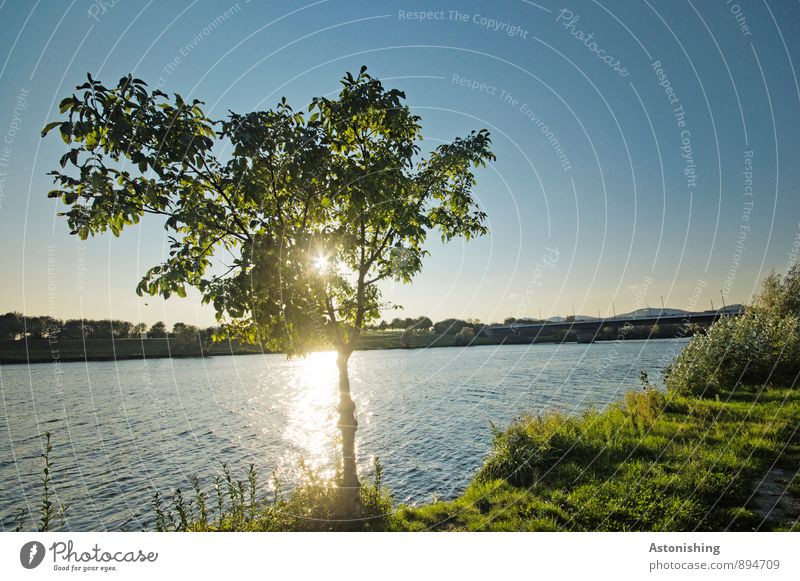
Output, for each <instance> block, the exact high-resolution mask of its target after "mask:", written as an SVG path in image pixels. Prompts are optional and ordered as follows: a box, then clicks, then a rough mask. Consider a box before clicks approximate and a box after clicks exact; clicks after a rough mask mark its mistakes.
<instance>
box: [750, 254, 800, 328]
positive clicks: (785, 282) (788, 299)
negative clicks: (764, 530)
mask: <svg viewBox="0 0 800 581" xmlns="http://www.w3.org/2000/svg"><path fill="white" fill-rule="evenodd" d="M753 302H754V305H755V306H756V307H757V308H760V309H763V310H765V311H770V312H775V313H778V314H779V315H800V264H795V265H794V266H792V267H791V268H790V269H789V270H788V271H787V272H786V274H785V275H783V277H781V276H780V275H779V274H778V273H777V272H775V271H774V270H772V271H771V272H770V273H769V274H768V275H767V277H766V278H765V279H764V282H763V283H762V286H761V292H760V293H759V294H758V296H757V297H756V298H755V300H754V301H753Z"/></svg>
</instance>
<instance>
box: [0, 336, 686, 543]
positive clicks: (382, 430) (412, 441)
mask: <svg viewBox="0 0 800 581" xmlns="http://www.w3.org/2000/svg"><path fill="white" fill-rule="evenodd" d="M683 344H685V343H675V342H672V341H650V342H637V341H625V343H624V344H622V345H614V344H599V343H598V344H592V345H576V344H564V345H535V346H526V345H517V346H505V347H495V346H487V347H471V348H467V349H458V348H453V349H418V350H402V349H401V350H393V351H368V352H356V353H354V354H353V356H352V359H351V362H350V372H351V373H350V380H351V389H352V391H353V397H354V399H355V402H356V406H357V414H358V422H359V426H358V432H357V434H356V437H357V454H358V459H359V464H360V467H361V469H362V470H365V471H366V472H367V473H366V474H364V477H365V478H366V479H368V478H369V477H370V475H369V470H370V468H371V459H372V458H373V457H375V456H378V457H380V459H381V463H382V464H383V467H384V479H385V483H386V484H387V485H388V486H389V488H390V489H391V490H392V492H393V493H394V495H395V499H396V500H397V501H399V502H408V503H417V502H426V501H428V500H430V498H431V496H432V495H433V494H436V495H438V496H439V497H441V498H448V497H452V496H454V495H457V494H459V493H460V492H461V491H463V490H464V488H465V487H466V486H467V484H468V483H469V481H470V479H471V478H472V476H473V475H474V473H475V471H476V470H477V469H478V468H479V466H480V465H481V463H482V462H483V459H484V457H485V455H486V454H487V453H488V451H489V449H490V446H491V423H490V422H494V423H495V424H496V425H498V426H501V427H502V426H505V425H507V424H508V422H510V421H512V420H513V419H514V418H515V417H517V416H519V415H520V414H521V413H523V412H527V411H530V412H534V413H536V412H540V411H542V410H545V409H561V410H562V411H564V412H565V413H576V412H579V411H581V410H585V409H586V408H588V407H591V406H596V407H603V406H605V405H607V404H608V403H609V402H613V401H618V400H620V399H621V398H622V396H623V394H624V392H625V391H627V390H629V389H631V388H637V387H638V373H639V371H640V370H646V371H648V373H649V374H650V378H651V380H653V381H658V378H659V376H660V373H659V370H660V369H661V368H663V367H664V365H666V364H667V363H669V362H670V361H671V360H672V358H673V357H674V356H675V355H677V353H678V352H679V351H680V349H681V348H682V346H683ZM61 371H62V376H61V377H60V378H59V379H58V381H59V382H60V383H59V384H57V383H56V378H55V376H54V373H53V368H52V365H46V364H37V365H30V366H22V365H20V366H2V367H0V396H1V399H2V406H3V409H4V414H3V415H0V524H1V525H2V529H3V530H8V529H9V528H11V529H13V528H14V526H15V523H14V517H15V516H16V515H17V513H18V512H19V510H20V509H21V508H25V507H26V506H27V508H28V510H29V511H30V514H31V515H35V511H36V509H37V505H36V503H37V501H38V499H39V493H40V489H39V486H40V480H39V478H40V476H41V469H42V466H41V451H42V450H41V443H40V440H39V435H40V434H41V433H42V432H44V431H45V430H47V431H50V432H51V433H52V434H53V445H54V450H53V458H52V459H53V462H54V469H53V480H54V484H55V486H56V489H57V494H58V500H59V501H61V502H64V503H65V504H68V505H69V506H70V507H71V508H70V510H69V511H68V513H67V528H68V529H69V530H104V529H106V528H107V529H112V530H119V529H122V530H140V529H141V528H142V527H143V526H145V525H146V523H150V525H151V526H152V522H153V509H152V496H153V493H154V492H156V491H158V492H161V493H169V492H171V491H174V490H175V489H176V488H178V487H180V488H182V489H184V490H185V489H187V488H188V487H189V486H190V478H191V476H192V475H195V474H196V475H198V477H199V478H200V480H201V482H202V483H204V484H206V485H208V484H210V482H211V480H212V479H213V477H214V476H216V475H219V474H220V472H221V466H222V464H223V463H227V464H228V465H229V466H230V468H231V470H232V472H233V474H234V477H236V478H242V477H244V476H245V473H246V470H247V466H248V464H251V463H252V464H253V465H254V466H255V468H256V470H257V471H258V473H259V475H260V478H261V483H262V485H263V486H264V487H266V488H269V487H270V485H269V482H268V481H269V479H270V475H271V474H273V472H275V473H277V475H278V476H279V478H280V480H281V483H282V484H283V485H284V486H285V487H286V488H287V489H288V488H290V487H291V486H292V485H293V483H296V482H297V478H298V476H299V474H300V471H301V469H300V461H301V459H302V460H303V461H304V462H305V463H306V465H307V466H309V467H310V468H313V469H315V470H318V471H320V472H321V473H322V475H325V476H330V475H333V473H334V470H335V467H336V465H337V460H338V457H339V451H338V449H337V443H336V442H337V440H338V438H339V433H338V429H337V428H336V422H337V419H338V418H337V410H336V407H337V403H338V372H337V369H336V360H335V354H334V353H318V354H314V355H311V356H310V357H308V358H306V359H293V360H287V359H286V357H284V356H282V355H249V356H237V357H213V358H210V359H205V360H202V359H176V360H168V359H160V360H148V361H141V360H131V361H118V362H114V361H107V362H92V363H88V364H84V363H65V364H62V366H61Z"/></svg>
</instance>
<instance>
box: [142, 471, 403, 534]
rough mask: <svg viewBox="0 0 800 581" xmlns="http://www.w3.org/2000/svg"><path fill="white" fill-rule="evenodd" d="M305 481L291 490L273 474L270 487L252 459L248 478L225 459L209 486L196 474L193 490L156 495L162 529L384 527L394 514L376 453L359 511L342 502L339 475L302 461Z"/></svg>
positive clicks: (351, 529)
mask: <svg viewBox="0 0 800 581" xmlns="http://www.w3.org/2000/svg"><path fill="white" fill-rule="evenodd" d="M303 471H304V479H303V481H302V483H301V484H300V485H299V486H298V487H297V488H296V489H295V490H293V491H292V492H291V493H290V494H288V495H285V494H284V493H283V491H282V486H281V482H280V481H279V480H278V478H277V476H276V475H275V474H273V476H272V491H271V492H269V491H267V489H266V488H262V486H261V482H260V480H259V477H258V474H257V473H256V470H255V468H254V466H253V465H252V464H251V465H250V466H249V468H248V471H247V474H246V477H245V478H244V479H236V478H234V477H233V475H232V473H231V471H230V469H229V468H228V466H227V465H225V464H223V467H222V475H221V476H217V477H215V478H214V484H213V488H212V489H211V490H210V491H205V490H203V489H202V488H201V486H200V484H199V480H198V478H197V477H193V478H192V490H191V491H190V492H189V493H188V494H184V492H183V491H181V490H180V489H177V490H175V492H173V493H172V494H171V495H169V496H167V497H164V496H162V495H160V494H158V493H156V494H155V496H154V499H153V504H154V510H155V514H156V530H158V531H380V530H386V529H387V528H388V526H389V522H390V519H391V514H392V511H393V509H392V499H391V497H390V495H389V493H388V491H387V490H386V489H385V488H384V487H383V482H382V479H383V468H382V466H381V464H380V461H379V460H378V459H377V458H376V459H375V461H374V464H373V477H372V482H370V483H366V484H363V485H362V487H361V494H360V504H359V509H358V511H357V512H356V513H354V512H353V509H352V507H350V506H347V505H345V504H344V503H343V495H342V489H341V488H340V487H339V486H338V484H337V479H336V478H334V479H325V478H322V477H321V476H320V475H319V474H318V473H317V472H315V471H314V470H311V469H308V468H306V467H304V469H303Z"/></svg>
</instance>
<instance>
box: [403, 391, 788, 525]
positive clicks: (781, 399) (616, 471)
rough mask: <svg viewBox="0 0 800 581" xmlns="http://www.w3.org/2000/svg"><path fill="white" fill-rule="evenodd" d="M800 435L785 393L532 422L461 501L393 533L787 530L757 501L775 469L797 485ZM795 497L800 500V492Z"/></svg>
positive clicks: (525, 421) (433, 508) (668, 402)
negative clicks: (762, 512)
mask: <svg viewBox="0 0 800 581" xmlns="http://www.w3.org/2000/svg"><path fill="white" fill-rule="evenodd" d="M799 424H800V392H798V391H797V390H791V389H780V388H768V389H764V390H762V391H757V390H746V389H739V390H737V391H736V392H731V391H727V392H726V391H723V392H721V393H720V395H719V398H718V399H713V400H711V399H701V398H696V397H684V396H676V395H666V394H662V393H659V392H656V391H654V390H645V391H642V392H635V393H631V394H629V395H628V396H627V397H626V401H625V402H624V403H621V404H617V405H614V406H612V407H610V408H608V409H607V410H605V411H603V412H601V413H597V412H587V413H585V414H583V415H581V416H578V417H566V416H563V415H558V414H549V415H546V416H544V417H523V418H520V419H519V420H518V421H516V422H514V423H513V424H512V425H511V426H509V428H508V429H506V430H504V431H502V432H501V431H497V432H496V433H495V437H494V442H493V451H492V453H491V455H490V456H489V457H488V458H487V460H486V462H485V464H484V466H483V467H482V469H481V470H480V472H479V473H478V474H477V476H476V477H475V479H474V480H473V482H472V483H471V485H470V486H469V487H468V489H467V490H466V491H465V492H464V494H463V495H461V496H460V497H459V498H457V499H455V500H452V501H449V502H437V503H434V504H430V505H426V506H420V507H407V506H404V507H400V509H399V510H398V511H397V512H396V513H395V515H394V517H393V519H392V522H391V528H392V529H393V530H402V531H423V530H467V531H554V530H558V531H686V530H710V531H722V530H739V531H749V530H756V529H757V530H769V529H778V528H783V527H786V526H787V525H786V523H782V522H777V521H770V520H767V521H764V519H763V517H762V516H761V515H759V514H757V512H756V511H755V510H754V505H755V502H754V501H755V500H756V499H757V498H758V490H757V487H758V483H759V481H760V480H761V479H762V477H763V476H764V475H765V474H768V473H769V469H770V467H771V466H772V465H773V462H774V463H776V466H779V467H785V468H787V469H789V470H791V471H793V472H794V473H796V471H797V469H798V465H800V434H798V433H797V432H798V430H797V428H798V425H799ZM788 492H789V493H790V494H794V495H797V493H798V487H797V486H796V485H793V486H791V487H789V490H788ZM798 499H800V497H798V496H795V500H798ZM795 506H797V505H796V504H795ZM799 516H800V514H794V515H793V519H794V520H795V521H796V520H797V518H798V517H799ZM789 524H791V521H789Z"/></svg>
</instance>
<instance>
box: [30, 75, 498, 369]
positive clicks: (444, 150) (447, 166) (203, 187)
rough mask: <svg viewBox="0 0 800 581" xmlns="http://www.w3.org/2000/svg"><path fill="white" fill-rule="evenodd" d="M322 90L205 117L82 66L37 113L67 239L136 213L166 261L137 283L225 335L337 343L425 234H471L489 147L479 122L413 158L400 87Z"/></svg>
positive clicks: (414, 265) (400, 274)
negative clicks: (211, 311)
mask: <svg viewBox="0 0 800 581" xmlns="http://www.w3.org/2000/svg"><path fill="white" fill-rule="evenodd" d="M341 82H342V90H341V92H340V93H339V96H338V98H337V99H328V98H325V97H317V98H314V99H312V101H311V102H310V104H309V105H308V107H307V108H306V109H305V110H303V111H295V110H294V109H292V107H291V106H290V105H289V104H288V103H287V102H286V100H285V99H284V100H281V101H280V103H278V105H277V107H276V108H274V109H271V110H268V111H254V112H250V113H244V114H238V113H230V114H229V115H228V117H227V118H226V119H224V120H212V119H209V118H208V117H207V116H206V114H205V113H204V111H203V108H202V107H203V103H202V102H201V101H198V100H192V101H187V100H185V99H184V98H182V97H181V96H180V95H177V94H176V95H174V96H172V97H170V96H168V95H166V94H165V93H163V92H161V91H160V90H158V89H155V90H152V91H151V90H149V88H148V86H147V84H146V83H145V82H144V81H142V80H140V79H136V78H133V77H131V76H127V77H123V78H122V79H120V80H119V82H118V84H117V85H116V86H113V87H107V86H105V85H103V84H102V83H100V82H99V81H97V80H95V79H93V78H92V77H91V76H89V78H88V81H87V82H86V83H84V84H82V85H80V86H79V87H77V93H75V94H73V95H72V96H70V97H67V98H66V99H64V100H63V101H62V102H61V104H60V111H61V113H62V115H63V116H64V117H65V118H64V119H62V120H59V121H55V122H53V123H50V124H48V125H47V126H46V127H45V128H44V130H43V135H44V134H46V133H48V132H49V131H51V130H54V129H58V131H59V133H60V135H61V137H62V139H63V140H64V142H65V143H66V144H67V145H68V146H69V149H68V151H67V152H66V153H65V154H64V155H63V157H62V158H61V161H60V165H61V169H60V170H56V171H53V172H51V173H52V175H53V177H54V181H55V183H56V189H54V190H52V191H51V192H50V194H49V195H50V196H51V197H57V198H59V199H60V200H62V201H63V203H64V204H65V205H66V211H65V212H64V214H65V215H66V216H67V218H68V220H69V225H70V227H71V229H72V232H73V233H74V234H77V235H78V236H80V237H81V238H87V237H88V236H91V235H95V234H98V233H101V232H105V231H109V230H110V231H111V232H112V233H113V234H114V235H115V236H118V235H119V234H120V232H121V231H122V230H123V229H125V228H126V227H127V226H129V225H131V224H135V223H137V222H139V220H140V219H141V218H142V217H143V216H145V215H146V214H152V215H156V216H160V217H161V218H162V219H163V225H164V228H165V230H166V231H167V232H168V234H167V235H168V237H169V241H170V250H169V256H168V258H167V259H166V260H165V261H164V262H163V263H162V264H159V265H156V266H154V267H152V268H151V269H150V270H148V271H147V272H146V274H145V275H144V277H143V279H142V281H141V283H140V284H139V286H138V289H137V290H138V292H139V293H140V294H142V293H149V294H152V295H155V294H161V295H163V296H164V297H169V296H170V295H171V294H173V293H175V294H177V295H181V296H183V295H185V293H186V288H187V287H189V286H192V287H196V288H197V289H199V290H200V292H201V294H202V300H203V301H204V302H206V303H210V304H212V305H213V306H214V308H215V310H216V313H217V317H218V319H219V320H220V322H222V323H224V324H225V329H226V330H227V331H228V332H229V333H230V334H232V335H236V336H239V337H241V338H244V339H246V340H250V341H257V342H261V343H262V344H264V345H265V346H267V347H269V348H271V349H275V350H283V351H286V352H288V353H290V354H291V353H303V352H306V351H308V350H310V349H314V348H316V347H319V346H321V345H331V344H332V345H333V346H335V347H336V348H337V349H338V350H339V351H347V350H348V349H351V346H352V342H353V340H354V339H355V338H357V336H358V334H359V333H360V330H361V329H362V328H363V327H364V325H366V324H368V323H369V322H371V321H374V320H376V319H377V318H378V317H379V314H380V308H381V307H382V306H383V305H384V303H383V302H382V299H381V293H380V290H379V288H378V282H379V281H381V280H383V279H388V278H393V279H395V280H400V281H405V282H408V281H410V280H411V279H412V277H413V276H414V275H415V274H416V273H417V272H419V270H420V269H421V267H422V259H423V257H424V255H425V254H426V250H425V248H424V243H425V241H426V239H427V236H428V234H429V233H430V232H431V231H436V232H437V233H438V235H439V236H441V238H442V239H443V240H445V241H447V240H450V239H452V238H454V237H458V236H462V237H465V238H467V239H469V238H471V237H473V236H478V235H481V234H483V233H485V232H486V227H485V226H484V218H485V214H484V212H483V211H482V210H481V209H480V207H479V205H478V204H477V202H476V200H475V198H474V196H473V194H472V189H473V186H474V184H475V178H474V175H473V173H472V169H473V168H475V167H479V166H483V165H485V164H486V162H487V161H489V160H492V159H494V155H493V154H492V152H491V149H490V144H491V142H490V138H489V134H488V132H487V131H486V130H480V131H473V132H471V133H469V134H468V135H466V136H465V137H460V138H456V139H455V140H454V141H452V142H450V143H446V144H442V145H439V146H438V147H436V148H434V149H433V150H432V151H430V152H429V153H428V154H427V155H426V156H424V157H423V156H422V155H421V148H420V140H421V127H420V124H419V121H420V118H419V117H418V116H416V115H414V114H413V113H412V112H411V110H410V109H409V107H408V106H407V105H405V103H404V100H405V95H404V93H403V92H402V91H399V90H397V89H385V88H384V87H383V85H382V83H381V82H380V81H379V80H378V79H376V78H373V77H372V76H370V75H369V74H368V73H367V72H366V67H362V69H361V71H360V72H359V74H358V75H355V76H354V75H352V74H350V73H348V74H347V75H346V76H345V77H344V78H343V80H342V81H341Z"/></svg>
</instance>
